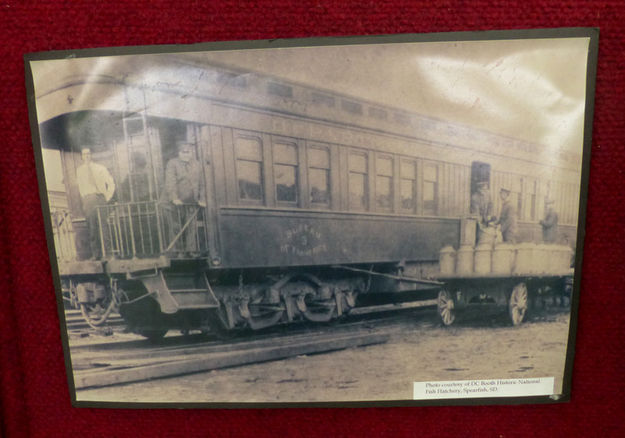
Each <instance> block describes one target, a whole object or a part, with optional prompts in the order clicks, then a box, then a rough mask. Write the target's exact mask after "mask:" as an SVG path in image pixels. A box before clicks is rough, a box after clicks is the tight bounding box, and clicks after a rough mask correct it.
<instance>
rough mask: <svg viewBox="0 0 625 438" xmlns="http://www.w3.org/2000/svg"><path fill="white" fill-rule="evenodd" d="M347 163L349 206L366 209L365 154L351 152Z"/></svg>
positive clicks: (352, 208) (354, 208)
mask: <svg viewBox="0 0 625 438" xmlns="http://www.w3.org/2000/svg"><path fill="white" fill-rule="evenodd" d="M348 164H349V208H350V209H351V210H366V209H367V204H368V203H367V196H368V190H367V156H366V155H365V154H362V153H358V152H351V153H350V154H349V159H348Z"/></svg>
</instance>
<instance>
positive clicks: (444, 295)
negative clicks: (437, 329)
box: [438, 289, 456, 326]
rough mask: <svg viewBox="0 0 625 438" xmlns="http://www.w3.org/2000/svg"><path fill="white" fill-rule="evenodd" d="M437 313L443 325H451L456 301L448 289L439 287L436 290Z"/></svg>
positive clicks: (454, 317)
mask: <svg viewBox="0 0 625 438" xmlns="http://www.w3.org/2000/svg"><path fill="white" fill-rule="evenodd" d="M438 315H439V316H440V317H441V321H442V322H443V324H444V325H447V326H449V325H452V324H453V323H454V321H455V320H456V303H455V302H454V299H453V298H452V296H451V294H450V293H449V291H447V290H445V289H441V290H440V291H439V292H438Z"/></svg>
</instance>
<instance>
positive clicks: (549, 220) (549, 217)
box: [540, 199, 558, 243]
mask: <svg viewBox="0 0 625 438" xmlns="http://www.w3.org/2000/svg"><path fill="white" fill-rule="evenodd" d="M553 204H555V201H554V200H553V199H547V200H546V201H545V218H544V219H543V220H541V221H540V225H541V226H542V227H543V241H544V242H545V243H556V242H557V240H558V213H556V211H555V210H554V208H553Z"/></svg>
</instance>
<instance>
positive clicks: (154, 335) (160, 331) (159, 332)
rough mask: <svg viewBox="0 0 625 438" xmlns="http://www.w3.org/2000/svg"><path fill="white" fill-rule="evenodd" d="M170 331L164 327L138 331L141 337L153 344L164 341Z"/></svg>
mask: <svg viewBox="0 0 625 438" xmlns="http://www.w3.org/2000/svg"><path fill="white" fill-rule="evenodd" d="M168 331H169V330H168V329H166V328H163V327H154V328H147V327H146V328H140V329H137V333H138V334H139V335H141V336H143V337H144V338H148V340H149V341H151V342H156V341H159V340H161V339H163V337H165V335H166V334H167V332H168Z"/></svg>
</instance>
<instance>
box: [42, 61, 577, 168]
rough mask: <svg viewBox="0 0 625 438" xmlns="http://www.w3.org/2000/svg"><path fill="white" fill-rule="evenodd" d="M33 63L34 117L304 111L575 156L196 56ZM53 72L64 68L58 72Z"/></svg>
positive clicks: (483, 144)
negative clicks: (98, 113) (93, 113)
mask: <svg viewBox="0 0 625 438" xmlns="http://www.w3.org/2000/svg"><path fill="white" fill-rule="evenodd" d="M38 62H39V61H35V62H33V71H34V72H35V73H36V74H35V91H36V96H37V115H38V120H39V122H40V123H43V122H45V121H47V120H51V119H53V118H55V117H58V116H60V115H63V114H67V113H73V112H77V111H109V112H125V113H132V112H145V113H146V114H147V115H148V116H151V117H163V118H176V119H180V120H185V121H188V122H195V123H211V122H213V121H214V120H215V113H216V112H217V111H218V112H219V113H220V116H221V118H222V120H223V119H224V114H226V116H225V117H226V119H227V117H228V116H227V112H228V109H229V108H232V107H245V108H248V109H251V110H253V111H260V112H271V113H277V114H282V115H284V116H286V117H300V118H301V117H306V118H309V119H311V120H317V121H319V122H321V123H328V124H341V125H343V126H345V125H348V126H353V127H356V128H358V129H364V130H372V131H377V132H384V133H390V134H392V135H397V136H403V137H409V138H412V139H416V140H424V141H428V142H435V143H438V144H442V145H450V146H457V145H462V146H465V147H468V148H472V149H475V150H480V151H482V152H488V153H494V154H500V155H505V156H510V157H511V158H514V157H516V158H527V157H532V159H533V161H537V162H543V163H547V162H557V163H558V165H560V166H565V167H568V168H570V169H574V170H578V169H579V166H580V163H581V155H580V154H575V153H572V152H569V151H564V150H559V151H557V153H555V154H554V149H553V148H545V147H544V146H543V145H540V144H537V143H533V142H528V141H524V140H520V139H516V138H512V137H509V136H506V135H501V134H495V133H492V132H489V131H487V130H484V129H481V128H476V127H472V126H468V125H464V124H461V123H455V122H450V121H445V120H441V119H437V118H434V117H429V116H425V115H422V114H418V113H414V112H409V111H406V110H403V109H400V108H396V107H391V106H388V105H383V104H379V103H376V102H371V101H368V100H366V99H361V98H357V97H353V96H349V95H347V94H342V93H337V92H335V91H330V90H327V89H323V88H319V87H313V86H309V85H306V84H300V83H297V82H294V81H290V80H285V79H282V78H277V77H273V76H269V75H266V74H261V73H257V72H253V71H249V70H243V69H240V68H233V67H231V66H225V65H221V64H218V63H215V62H209V61H206V60H202V59H201V58H200V57H199V55H197V54H161V55H140V56H136V55H135V56H115V57H100V58H76V59H62V60H55V61H46V63H47V64H40V65H37V63H38ZM59 72H66V73H65V74H60V73H59Z"/></svg>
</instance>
